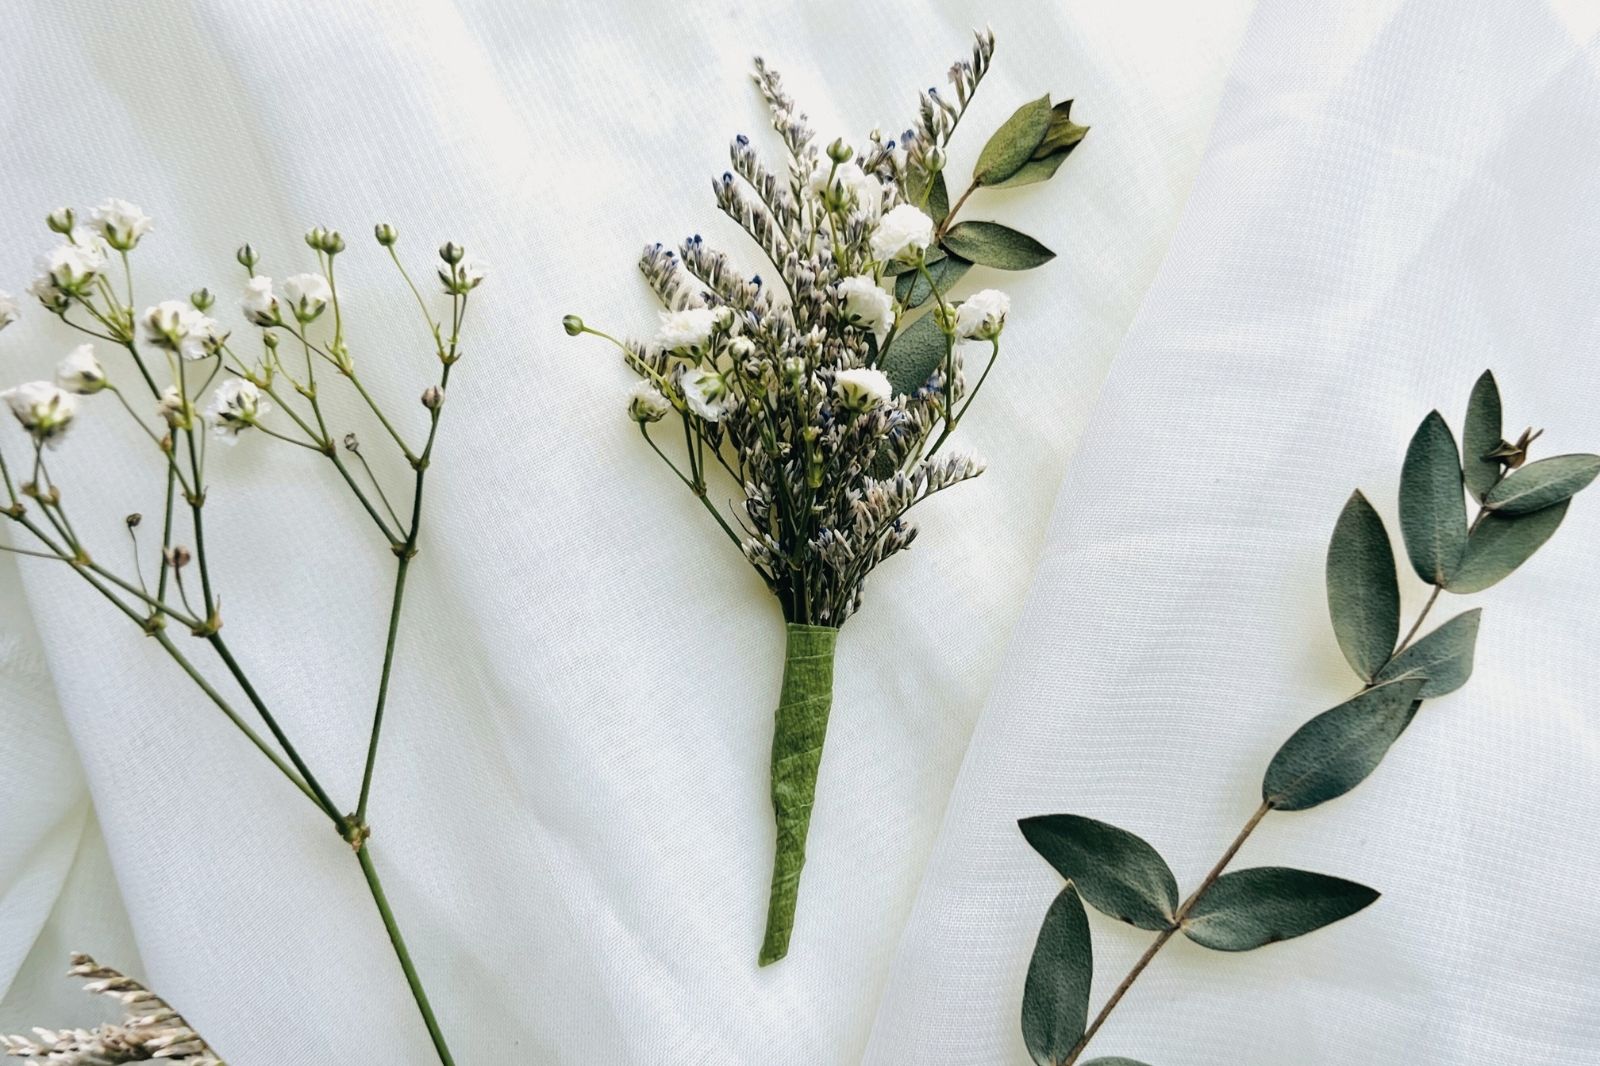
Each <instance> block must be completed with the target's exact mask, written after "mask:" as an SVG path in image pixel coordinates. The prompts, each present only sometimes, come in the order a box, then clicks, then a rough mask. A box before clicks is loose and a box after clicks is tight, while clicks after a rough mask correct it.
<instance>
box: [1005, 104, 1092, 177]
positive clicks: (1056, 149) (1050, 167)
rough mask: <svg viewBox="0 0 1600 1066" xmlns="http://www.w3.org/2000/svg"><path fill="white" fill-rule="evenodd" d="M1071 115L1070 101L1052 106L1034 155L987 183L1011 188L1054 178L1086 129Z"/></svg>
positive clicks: (1081, 138)
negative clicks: (1008, 173) (1046, 126)
mask: <svg viewBox="0 0 1600 1066" xmlns="http://www.w3.org/2000/svg"><path fill="white" fill-rule="evenodd" d="M1071 114H1072V101H1071V100H1063V101H1062V102H1061V103H1059V104H1057V105H1056V106H1055V107H1054V108H1053V109H1051V116H1050V128H1049V129H1048V130H1047V131H1046V132H1045V135H1044V140H1042V141H1040V142H1039V147H1037V148H1035V149H1034V150H1033V155H1032V156H1030V157H1029V159H1028V161H1027V162H1026V163H1024V164H1022V166H1021V167H1019V168H1018V169H1017V172H1016V173H1015V174H1013V175H1011V176H1010V177H1009V178H1007V179H1005V180H1004V181H996V182H987V183H986V184H988V185H991V186H992V187H994V188H996V189H1011V188H1015V187H1017V186H1019V185H1032V184H1033V183H1034V182H1039V181H1048V180H1049V179H1051V178H1053V177H1055V174H1056V171H1057V170H1060V169H1061V164H1062V163H1064V162H1066V160H1067V156H1069V155H1071V154H1072V150H1073V149H1074V148H1076V147H1078V144H1079V143H1080V142H1081V141H1082V140H1083V138H1084V135H1085V134H1087V133H1088V132H1089V127H1088V126H1080V125H1078V124H1077V123H1076V122H1074V121H1072V118H1071Z"/></svg>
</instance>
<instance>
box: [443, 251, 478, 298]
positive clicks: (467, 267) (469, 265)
mask: <svg viewBox="0 0 1600 1066" xmlns="http://www.w3.org/2000/svg"><path fill="white" fill-rule="evenodd" d="M488 276H489V265H488V264H487V263H485V262H483V261H482V260H481V259H463V260H461V261H460V262H458V263H450V262H446V263H445V265H443V266H441V267H440V268H439V280H440V281H441V282H443V283H444V291H445V292H446V293H449V294H452V295H455V296H465V295H466V294H467V293H469V292H471V291H472V290H473V289H476V288H477V287H478V286H479V285H482V284H483V279H484V278H486V277H488Z"/></svg>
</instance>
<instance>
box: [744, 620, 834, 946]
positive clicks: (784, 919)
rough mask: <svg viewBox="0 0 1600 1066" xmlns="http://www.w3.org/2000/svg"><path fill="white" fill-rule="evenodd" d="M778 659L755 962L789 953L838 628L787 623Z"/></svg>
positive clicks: (825, 726) (830, 698)
mask: <svg viewBox="0 0 1600 1066" xmlns="http://www.w3.org/2000/svg"><path fill="white" fill-rule="evenodd" d="M788 629H789V638H788V643H787V648H786V651H785V653H784V658H783V691H782V692H781V693H780V694H779V696H778V716H777V724H776V727H775V729H774V730H773V734H772V811H773V814H774V815H775V816H776V817H777V821H778V847H777V853H776V855H775V856H774V858H773V863H772V896H771V899H770V900H769V902H768V904H767V935H766V937H765V939H763V940H762V942H761V965H763V966H766V965H769V964H771V963H774V962H777V961H778V960H779V959H781V958H783V957H784V956H785V955H787V954H788V953H789V934H790V933H792V932H793V931H794V908H795V901H796V900H797V899H798V897H799V894H800V868H801V867H803V866H804V865H805V864H806V830H807V829H809V828H810V826H811V805H812V801H813V800H814V799H815V798H816V795H817V767H818V766H819V765H820V764H821V763H822V739H823V737H824V735H825V734H826V733H827V731H828V709H829V708H830V707H832V706H833V650H834V642H835V640H837V638H838V636H839V631H838V630H837V629H835V628H833V627H832V626H807V625H798V624H796V623H794V622H790V623H789V626H788Z"/></svg>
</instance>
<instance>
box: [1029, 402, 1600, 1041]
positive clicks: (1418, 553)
mask: <svg viewBox="0 0 1600 1066" xmlns="http://www.w3.org/2000/svg"><path fill="white" fill-rule="evenodd" d="M1537 436H1538V434H1537V433H1535V432H1534V431H1532V430H1529V431H1527V432H1525V433H1523V434H1522V436H1521V437H1520V438H1519V439H1518V441H1517V442H1515V443H1513V442H1510V441H1508V440H1505V439H1504V438H1503V437H1502V436H1501V405H1500V393H1499V389H1498V387H1497V385H1496V384H1495V380H1494V377H1493V375H1491V374H1489V373H1488V372H1485V373H1484V374H1483V376H1482V377H1480V378H1479V379H1478V382H1477V384H1476V385H1475V386H1474V387H1473V390H1472V397H1471V399H1470V401H1469V403H1468V405H1467V416H1466V421H1465V428H1464V433H1463V447H1462V449H1461V450H1459V451H1458V450H1457V447H1456V441H1455V438H1454V436H1453V435H1452V434H1451V432H1450V429H1449V427H1448V426H1447V425H1446V424H1445V421H1444V419H1443V418H1442V417H1441V416H1440V415H1439V413H1438V412H1437V411H1435V412H1433V413H1431V414H1430V415H1428V417H1427V418H1426V419H1424V420H1423V422H1422V425H1421V427H1419V428H1418V430H1417V432H1416V434H1415V435H1414V436H1413V437H1412V439H1411V444H1410V446H1409V447H1408V448H1407V451H1406V458H1405V464H1404V466H1403V468H1402V471H1401V475H1400V526H1401V532H1402V536H1403V540H1404V542H1405V547H1406V554H1407V556H1408V557H1409V560H1410V562H1411V566H1412V569H1413V570H1414V571H1415V572H1416V574H1417V576H1418V577H1419V578H1421V579H1422V580H1423V581H1424V582H1426V583H1427V584H1429V585H1430V586H1432V591H1431V592H1430V594H1429V596H1428V598H1427V601H1426V602H1425V603H1424V604H1423V606H1422V608H1421V610H1420V611H1419V612H1418V615H1417V618H1416V621H1415V622H1413V623H1412V625H1411V627H1410V628H1409V630H1408V631H1407V632H1406V635H1405V637H1404V638H1403V639H1400V640H1398V642H1397V640H1396V638H1397V637H1398V636H1399V633H1400V622H1401V619H1400V588H1399V580H1398V577H1397V574H1396V565H1395V555H1394V550H1393V547H1392V545H1391V541H1390V537H1389V534H1388V531H1387V530H1386V529H1385V528H1384V524H1383V520H1382V519H1381V518H1380V517H1379V516H1378V513H1377V511H1376V510H1375V509H1374V508H1373V507H1372V505H1371V504H1370V503H1368V502H1367V499H1366V497H1364V496H1363V495H1362V494H1361V493H1360V492H1356V493H1355V494H1353V495H1352V496H1351V497H1350V499H1349V501H1348V502H1347V503H1346V504H1345V507H1344V510H1343V512H1342V513H1341V514H1340V516H1339V520H1338V522H1337V524H1336V525H1335V527H1334V532H1333V538H1332V541H1331V543H1330V544H1329V547H1328V561H1327V590H1328V605H1329V612H1330V615H1331V618H1332V622H1333V630H1334V635H1335V637H1336V638H1337V641H1338V644H1339V647H1340V650H1341V651H1342V652H1343V653H1344V656H1345V658H1346V659H1347V660H1348V661H1349V663H1350V665H1351V667H1352V668H1353V669H1354V670H1355V671H1356V673H1357V674H1358V675H1360V677H1361V679H1362V682H1363V684H1362V687H1361V689H1360V690H1359V691H1358V692H1357V693H1356V694H1355V695H1354V696H1352V697H1351V698H1350V699H1348V700H1346V701H1345V702H1343V703H1341V704H1339V705H1337V706H1335V707H1334V708H1332V709H1331V710H1328V711H1324V712H1323V713H1322V714H1320V715H1318V716H1316V717H1315V718H1312V719H1311V720H1310V721H1308V722H1306V723H1305V724H1304V725H1303V726H1301V727H1300V728H1299V729H1298V730H1297V731H1296V732H1295V733H1294V734H1293V735H1292V736H1290V737H1289V739H1288V740H1287V741H1285V742H1284V744H1283V745H1282V747H1280V748H1279V749H1278V752H1277V754H1276V755H1274V756H1273V758H1272V761H1271V763H1270V764H1269V765H1268V767H1267V771H1266V775H1265V778H1264V780H1263V782H1262V788H1261V797H1262V798H1261V804H1260V806H1259V807H1258V808H1257V809H1256V811H1255V813H1254V814H1253V815H1252V816H1251V818H1250V820H1249V822H1247V823H1246V824H1245V826H1244V828H1243V829H1242V830H1241V831H1240V832H1239V834H1238V836H1236V837H1235V838H1234V840H1233V843H1232V844H1231V845H1229V847H1228V849H1227V850H1226V851H1225V852H1224V853H1223V856H1222V858H1221V859H1220V860H1219V861H1218V862H1217V863H1216V865H1215V866H1213V867H1212V868H1211V870H1210V871H1209V872H1208V873H1207V874H1206V876H1205V877H1204V878H1203V879H1202V880H1201V882H1200V884H1199V885H1198V886H1197V887H1196V888H1195V890H1194V891H1193V892H1192V893H1190V894H1189V895H1188V896H1187V897H1186V898H1185V899H1184V900H1183V902H1182V903H1181V904H1180V903H1179V902H1178V887H1177V880H1176V879H1175V878H1174V876H1173V874H1172V871H1171V869H1170V868H1169V867H1168V866H1167V864H1166V861H1165V860H1163V859H1162V858H1161V856H1160V854H1159V853H1158V852H1157V851H1156V849H1155V848H1154V847H1152V846H1151V845H1150V844H1149V843H1147V842H1146V841H1145V840H1143V839H1141V838H1140V837H1137V836H1135V835H1134V834H1132V833H1129V832H1127V831H1126V830H1123V829H1119V828H1117V827H1116V826H1112V825H1108V824H1106V823H1104V822H1097V821H1094V820H1093V819H1089V818H1083V817H1079V816H1077V815H1070V814H1056V815H1044V816H1040V817H1035V818H1027V819H1024V820H1023V821H1022V822H1021V823H1020V825H1021V829H1022V833H1023V835H1024V836H1025V837H1026V838H1027V840H1028V843H1029V844H1031V845H1032V846H1033V847H1034V849H1035V850H1037V851H1038V852H1039V854H1040V855H1042V856H1043V857H1044V858H1045V859H1046V860H1047V861H1049V862H1050V864H1051V865H1052V866H1054V867H1055V868H1056V870H1057V871H1059V872H1060V873H1061V875H1062V876H1063V877H1065V878H1066V879H1067V884H1066V886H1065V887H1064V888H1063V889H1062V890H1061V892H1060V894H1059V895H1058V896H1057V897H1056V900H1055V902H1054V903H1052V904H1051V906H1050V909H1049V911H1048V913H1047V914H1046V916H1045V920H1044V925H1043V927H1042V928H1041V929H1040V931H1039V937H1038V942H1037V944H1036V946H1035V948H1034V954H1033V960H1032V963H1031V964H1030V966H1029V968H1028V977H1027V982H1026V987H1025V990H1024V993H1023V1001H1022V1035H1023V1038H1024V1040H1025V1042H1026V1043H1027V1046H1028V1051H1029V1053H1030V1054H1031V1055H1032V1056H1033V1059H1034V1061H1035V1062H1036V1063H1039V1064H1040V1066H1074V1064H1075V1063H1077V1062H1078V1061H1079V1059H1080V1057H1081V1056H1082V1055H1083V1054H1084V1052H1085V1050H1086V1049H1087V1047H1088V1045H1089V1043H1090V1042H1091V1041H1092V1040H1093V1039H1094V1038H1095V1037H1096V1035H1097V1034H1098V1033H1099V1032H1100V1030H1101V1027H1102V1026H1103V1025H1104V1024H1105V1022H1106V1020H1107V1018H1108V1017H1109V1016H1110V1014H1111V1013H1112V1011H1113V1010H1115V1009H1116V1007H1117V1005H1118V1004H1119V1003H1121V1002H1122V1000H1123V997H1124V996H1125V995H1126V994H1127V993H1128V991H1129V989H1130V988H1131V987H1132V986H1133V984H1134V982H1135V981H1136V980H1137V979H1138V978H1139V976H1140V975H1141V974H1142V973H1143V972H1144V971H1145V969H1146V968H1147V967H1148V966H1149V965H1150V963H1151V962H1152V961H1153V960H1154V959H1155V957H1156V955H1157V953H1158V952H1160V950H1161V949H1162V947H1164V946H1165V945H1166V943H1167V942H1168V941H1169V940H1171V939H1172V938H1173V937H1174V936H1176V935H1177V934H1178V933H1180V932H1181V933H1183V934H1184V935H1185V936H1187V937H1188V938H1189V939H1190V940H1193V941H1195V942H1196V943H1198V944H1200V945H1202V946H1203V947H1208V948H1212V949H1215V950H1219V951H1247V950H1251V949H1254V948H1259V947H1262V946H1264V945H1266V944H1270V943H1274V942H1277V941H1280V940H1288V939H1291V938H1294V937H1298V936H1302V935H1304V934H1306V933H1309V932H1312V931H1314V930H1316V929H1319V928H1322V927H1323V926H1326V925H1329V924H1332V923H1333V922H1336V921H1339V920H1340V919H1342V918H1346V917H1348V916H1350V915H1352V914H1355V913H1356V912H1358V911H1361V910H1363V909H1365V908H1366V907H1367V906H1369V905H1370V904H1372V903H1373V902H1374V901H1375V900H1376V899H1377V898H1378V893H1377V892H1376V891H1374V890H1373V889H1370V888H1367V887H1365V886H1363V885H1358V884H1356V883H1354V882H1351V881H1346V880H1343V879H1341V878H1337V877H1332V876H1329V875H1326V874H1320V873H1311V872H1308V871H1305V870H1296V869H1289V868H1286V867H1257V868H1253V869H1244V870H1238V871H1234V872H1228V867H1229V865H1230V864H1231V863H1232V862H1233V860H1234V858H1235V857H1236V856H1237V855H1238V853H1239V850H1240V849H1241V848H1242V847H1243V846H1244V844H1245V842H1246V841H1247V840H1249V838H1250V836H1251V835H1252V834H1253V833H1254V832H1255V831H1256V829H1257V828H1258V827H1259V826H1260V825H1261V823H1262V821H1263V820H1264V819H1265V818H1266V816H1267V815H1268V814H1269V813H1271V812H1274V811H1302V810H1308V809H1310V808H1312V807H1316V806H1320V805H1321V804H1323V803H1326V802H1328V801H1329V800H1332V799H1336V798H1338V797H1339V796H1342V795H1344V794H1345V793H1347V792H1349V791H1350V790H1351V789H1353V788H1355V787H1356V786H1357V785H1359V784H1360V783H1361V782H1362V781H1364V780H1365V779H1366V778H1367V777H1368V776H1369V775H1370V774H1371V773H1372V772H1373V771H1374V770H1376V769H1377V767H1378V765H1379V763H1380V762H1381V761H1382V760H1383V757H1384V755H1385V754H1386V753H1387V752H1388V750H1389V747H1390V746H1391V745H1392V744H1393V743H1394V742H1395V741H1396V740H1397V739H1398V738H1399V737H1400V734H1401V733H1402V732H1404V730H1405V729H1406V727H1407V726H1408V725H1409V724H1410V723H1411V721H1412V719H1413V717H1415V715H1416V714H1417V712H1418V710H1419V708H1421V706H1422V704H1423V701H1424V700H1427V699H1432V698H1435V697H1439V696H1444V695H1447V694H1449V693H1451V692H1454V691H1455V690H1456V689H1458V688H1460V687H1461V686H1462V685H1464V684H1465V683H1466V681H1467V679H1468V677H1469V676H1470V674H1471V672H1472V660H1473V653H1474V648H1475V644H1476V641H1477V633H1478V617H1479V614H1480V612H1479V611H1478V610H1477V609H1473V610H1469V611H1466V612H1464V613H1462V614H1459V615H1457V616H1456V617H1454V618H1452V619H1450V620H1449V621H1446V622H1445V623H1443V624H1442V625H1440V626H1438V627H1436V628H1435V629H1433V630H1432V631H1431V632H1429V633H1428V634H1427V635H1425V636H1423V637H1421V638H1420V639H1419V638H1418V637H1417V634H1418V633H1420V632H1421V630H1422V626H1423V623H1424V622H1425V621H1426V620H1427V618H1428V617H1429V615H1430V614H1431V613H1432V611H1433V608H1434V606H1435V604H1437V603H1438V602H1439V599H1440V594H1441V593H1442V592H1450V593H1455V594H1467V593H1474V592H1480V591H1482V590H1484V589H1486V588H1489V587H1490V586H1492V585H1494V584H1496V583H1497V582H1499V581H1500V580H1501V579H1503V578H1505V577H1506V576H1508V575H1509V574H1510V573H1511V572H1512V571H1514V570H1515V569H1516V568H1517V567H1519V566H1521V565H1522V564H1523V563H1524V562H1526V561H1527V560H1528V558H1529V557H1531V556H1532V555H1533V553H1534V552H1535V551H1537V550H1538V548H1539V547H1540V546H1541V545H1542V544H1544V542H1545V541H1546V540H1548V539H1549V538H1550V536H1551V535H1552V534H1553V533H1554V532H1555V530H1556V527H1557V526H1559V525H1560V524H1561V520H1562V518H1563V517H1564V516H1565V514H1566V511H1567V507H1568V505H1569V504H1570V502H1571V498H1572V497H1573V496H1574V495H1575V494H1576V493H1578V492H1579V491H1580V490H1582V489H1583V488H1585V487H1587V486H1588V485H1589V483H1590V482H1592V481H1593V480H1594V479H1595V477H1596V476H1597V475H1600V456H1597V455H1559V456H1555V457H1553V458H1549V459H1543V460H1540V461H1538V462H1535V463H1527V458H1528V445H1529V444H1530V443H1531V442H1532V440H1533V439H1534V438H1535V437H1537ZM1525 464H1526V465H1525ZM1468 493H1470V494H1471V496H1472V497H1473V498H1474V499H1475V500H1477V501H1478V503H1479V505H1480V508H1479V511H1478V513H1477V515H1476V517H1475V518H1473V519H1472V521H1471V522H1470V523H1469V522H1468V520H1467V510H1466V502H1465V496H1466V494H1468ZM1084 903H1088V904H1089V905H1090V906H1092V907H1094V908H1095V909H1097V910H1099V911H1101V912H1102V913H1104V914H1106V915H1107V916H1109V917H1112V918H1115V919H1118V920H1120V921H1123V922H1127V923H1128V924H1130V925H1133V926H1135V927H1137V928H1140V929H1146V930H1150V931H1152V932H1154V933H1156V937H1155V939H1154V941H1152V943H1151V944H1150V946H1149V947H1148V948H1147V949H1146V950H1145V952H1144V953H1143V954H1142V955H1141V956H1140V957H1139V959H1138V961H1137V962H1135V963H1134V965H1133V967H1132V969H1130V970H1129V971H1128V973H1127V975H1126V976H1124V977H1123V979H1122V980H1121V981H1120V982H1119V983H1118V984H1117V986H1116V988H1115V989H1114V990H1113V991H1112V993H1111V995H1110V997H1109V998H1108V999H1107V1000H1106V1002H1105V1004H1104V1005H1103V1006H1102V1007H1101V1008H1100V1010H1099V1011H1098V1012H1097V1013H1096V1014H1095V1016H1094V1018H1093V1019H1092V1020H1090V1019H1089V1018H1088V1007H1089V994H1090V984H1091V980H1092V977H1093V952H1092V945H1091V936H1090V928H1089V922H1088V918H1087V914H1086V912H1085V909H1084ZM1112 1062H1116V1063H1121V1064H1124V1066H1138V1064H1136V1063H1134V1062H1133V1060H1131V1059H1123V1058H1118V1059H1096V1060H1095V1063H1101V1064H1110V1063H1112ZM1087 1066H1094V1063H1090V1064H1087Z"/></svg>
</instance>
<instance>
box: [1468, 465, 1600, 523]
mask: <svg viewBox="0 0 1600 1066" xmlns="http://www.w3.org/2000/svg"><path fill="white" fill-rule="evenodd" d="M1597 474H1600V455H1552V456H1551V457H1550V458H1548V459H1540V460H1539V461H1538V462H1536V463H1529V464H1528V465H1527V466H1525V467H1522V468H1521V469H1520V470H1513V471H1512V472H1511V473H1510V474H1508V475H1507V476H1506V479H1505V480H1504V481H1502V482H1500V484H1498V485H1496V486H1495V487H1494V488H1493V489H1491V490H1490V491H1489V493H1488V494H1487V495H1485V496H1484V498H1483V505H1484V506H1485V507H1487V508H1488V509H1489V510H1491V511H1494V512H1495V513H1497V514H1529V513H1531V512H1533V511H1538V510H1541V509H1542V508H1545V507H1553V506H1555V505H1556V504H1558V503H1561V502H1563V501H1564V500H1568V499H1571V498H1572V496H1573V495H1574V494H1575V493H1577V492H1579V491H1581V490H1582V489H1585V488H1587V487H1588V485H1589V483H1590V482H1591V481H1593V480H1594V479H1595V475H1597Z"/></svg>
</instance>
